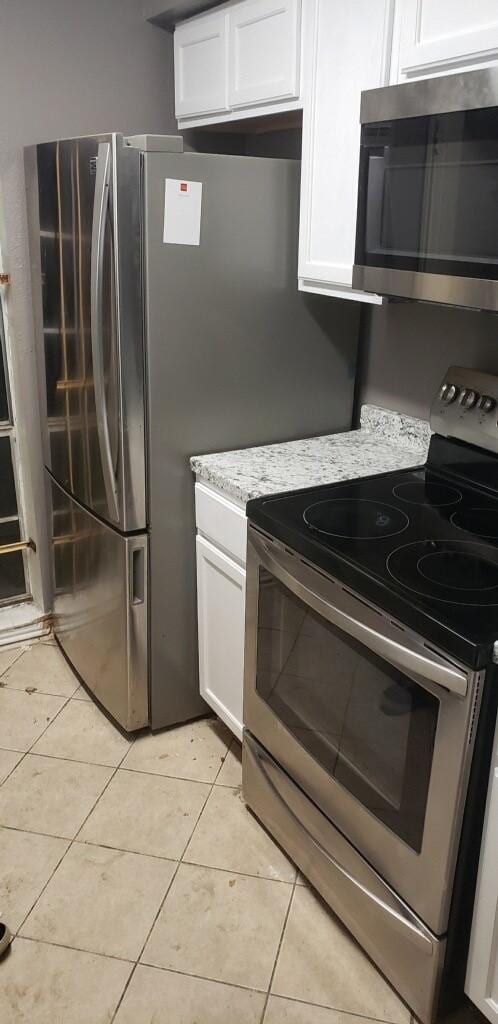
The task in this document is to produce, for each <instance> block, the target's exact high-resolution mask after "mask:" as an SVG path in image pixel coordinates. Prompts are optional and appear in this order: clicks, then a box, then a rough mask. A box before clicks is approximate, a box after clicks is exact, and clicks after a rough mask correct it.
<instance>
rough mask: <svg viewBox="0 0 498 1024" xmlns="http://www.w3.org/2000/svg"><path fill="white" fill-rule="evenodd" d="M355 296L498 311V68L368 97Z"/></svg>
mask: <svg viewBox="0 0 498 1024" xmlns="http://www.w3.org/2000/svg"><path fill="white" fill-rule="evenodd" d="M361 123H362V127H361V148H360V172H359V187H358V215H357V232H356V253H355V266H354V270H353V287H354V288H359V289H362V290H363V291H367V292H376V293H378V294H381V295H386V296H400V297H405V298H409V299H419V300H422V301H428V302H438V303H443V304H445V305H456V306H469V307H473V308H477V309H490V310H495V311H498V67H492V68H485V69H483V70H481V71H469V72H466V73H464V74H458V75H445V76H443V77H439V78H430V79H424V80H421V81H418V82H410V83H408V84H404V85H396V86H390V87H388V88H384V89H372V90H369V91H368V92H364V93H363V94H362V100H361Z"/></svg>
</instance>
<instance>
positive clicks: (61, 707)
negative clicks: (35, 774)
mask: <svg viewBox="0 0 498 1024" xmlns="http://www.w3.org/2000/svg"><path fill="white" fill-rule="evenodd" d="M21 692H22V691H21V690H16V693H21ZM26 696H27V697H28V698H29V694H27V695H26ZM43 696H46V697H57V696H60V695H59V694H44V695H43ZM61 699H62V700H64V703H63V704H61V706H60V708H59V710H58V711H57V712H56V713H55V715H54V717H53V718H51V719H50V722H49V723H48V725H46V726H45V728H44V729H43V730H42V731H41V733H40V735H39V736H37V737H36V739H35V740H33V743H32V744H31V746H30V747H28V749H27V750H13V751H12V753H14V754H21V755H22V756H21V758H20V760H19V761H18V762H17V764H16V765H14V767H13V768H12V770H11V771H10V772H9V774H8V775H6V776H5V778H4V779H3V781H2V782H1V783H0V789H1V788H2V786H4V785H5V783H6V782H7V780H8V779H10V777H11V775H12V774H13V773H14V772H15V771H16V769H17V768H19V766H20V765H21V764H22V763H23V761H24V760H25V758H26V757H27V756H28V754H31V752H32V750H33V747H34V746H36V744H37V743H38V740H41V738H42V736H44V735H45V733H46V731H47V729H50V726H51V725H52V722H55V720H56V718H58V717H59V715H60V713H61V711H64V708H65V707H66V705H67V704H68V703H69V701H70V700H72V697H66V698H64V697H62V698H61ZM1 749H2V750H9V749H10V748H9V747H1Z"/></svg>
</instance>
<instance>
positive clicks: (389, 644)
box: [253, 538, 468, 697]
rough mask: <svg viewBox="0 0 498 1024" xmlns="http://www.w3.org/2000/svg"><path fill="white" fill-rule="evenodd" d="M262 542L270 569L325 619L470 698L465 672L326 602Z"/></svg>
mask: <svg viewBox="0 0 498 1024" xmlns="http://www.w3.org/2000/svg"><path fill="white" fill-rule="evenodd" d="M253 543H254V539H253ZM260 544H261V547H262V548H263V549H264V560H265V563H267V564H268V566H269V568H271V563H273V564H274V566H275V570H276V574H277V575H278V577H279V579H281V580H282V583H284V584H285V586H287V587H288V588H289V590H292V592H293V593H294V594H295V595H296V597H299V598H300V599H301V600H302V601H304V602H305V604H308V605H309V606H310V607H311V608H314V610H315V611H317V612H318V613H319V614H320V615H322V616H323V617H324V618H325V619H328V621H329V622H331V623H332V624H333V625H334V626H338V628H339V629H342V630H343V631H344V632H345V633H347V634H348V635H349V636H352V637H353V638H354V639H355V640H359V641H360V643H363V644H365V647H368V648H369V650H371V651H373V652H374V654H378V655H379V656H380V657H381V658H385V659H386V661H389V662H390V663H391V665H394V667H395V668H399V669H401V670H402V671H405V672H408V673H413V674H415V675H416V676H419V677H421V678H422V679H426V680H430V681H431V682H433V683H436V684H437V685H439V686H444V688H445V689H446V690H449V691H450V692H451V693H454V694H456V696H458V697H466V695H467V690H468V679H467V676H466V675H465V673H464V672H461V671H460V670H459V669H457V668H454V667H453V666H452V665H449V664H447V665H446V664H444V663H442V662H439V661H435V660H434V659H432V658H429V657H427V656H426V655H425V654H420V653H419V652H418V651H414V650H411V649H410V648H409V647H407V646H405V644H401V643H399V642H398V641H397V640H392V639H391V637H388V636H385V635H383V634H382V633H378V632H377V630H376V629H373V628H372V626H368V625H367V624H366V623H365V622H362V621H361V620H360V619H358V618H356V617H353V616H352V615H349V614H348V613H347V612H345V611H341V609H340V608H337V607H336V606H335V605H332V604H330V603H329V602H328V601H325V600H324V599H323V598H322V597H320V596H319V595H318V594H316V593H315V592H314V591H313V590H310V589H309V587H307V586H306V585H305V584H304V583H301V581H300V580H297V579H295V578H294V577H293V576H291V574H290V573H289V572H287V570H286V569H285V568H284V567H283V566H282V565H281V564H280V563H279V562H278V560H277V558H276V557H275V554H274V552H273V551H272V552H270V551H269V549H268V546H267V545H266V544H265V543H264V542H263V541H260V540H259V538H258V542H256V545H255V546H256V549H257V550H258V549H259V550H260Z"/></svg>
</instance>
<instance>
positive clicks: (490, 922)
mask: <svg viewBox="0 0 498 1024" xmlns="http://www.w3.org/2000/svg"><path fill="white" fill-rule="evenodd" d="M497 864H498V726H497V729H496V734H495V744H494V756H493V763H492V766H491V774H490V781H489V790H488V801H487V805H486V817H485V819H484V829H483V834H482V847H481V861H480V864H479V876H478V879H477V892H476V902H475V907H474V921H473V924H472V935H471V940H470V951H469V960H468V965H467V981H466V984H465V991H466V993H467V995H468V996H469V998H470V999H471V1000H472V1002H473V1003H475V1005H476V1006H477V1007H478V1008H479V1009H480V1011H481V1013H483V1014H484V1016H485V1017H487V1018H488V1020H490V1021H491V1022H492V1024H498V871H497Z"/></svg>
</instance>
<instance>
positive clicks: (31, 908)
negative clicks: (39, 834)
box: [16, 697, 135, 959]
mask: <svg viewBox="0 0 498 1024" xmlns="http://www.w3.org/2000/svg"><path fill="white" fill-rule="evenodd" d="M68 700H71V697H69V698H68ZM66 703H67V701H66ZM65 706H66V705H64V707H65ZM60 710H61V711H62V708H61V709H60ZM58 713H59V714H60V712H58ZM55 717H57V715H56V716H55ZM53 721H55V719H53ZM51 724H52V723H50V725H51ZM47 728H49V726H47ZM42 735H43V734H42ZM39 738H40V737H39ZM36 742H38V741H36ZM134 742H135V740H134V739H133V740H132V741H131V743H130V747H128V750H126V751H125V753H124V754H123V757H122V758H121V761H120V762H119V764H118V765H116V767H115V769H114V771H113V772H112V774H111V775H110V776H109V778H108V780H107V782H106V784H105V786H104V788H103V790H102V792H101V793H99V795H98V797H97V799H96V800H95V801H94V803H93V804H92V806H91V808H90V810H89V812H88V814H87V815H86V816H85V819H84V821H82V823H81V825H80V826H79V828H78V829H77V830H76V833H75V835H74V836H73V837H72V839H70V840H69V841H68V842H69V845H68V846H67V849H66V850H65V851H64V853H63V855H62V857H61V858H60V860H59V862H58V863H57V865H56V866H55V868H54V870H53V871H52V873H51V875H50V877H49V878H47V881H46V882H45V885H44V886H43V888H42V889H41V891H40V892H39V893H38V896H37V897H36V900H35V901H34V903H33V905H32V906H31V907H30V909H29V911H28V913H27V914H26V915H25V917H24V918H23V920H22V921H21V924H20V925H19V928H18V929H17V931H16V935H19V933H20V931H21V929H22V928H24V925H25V924H26V921H27V920H28V917H29V915H30V914H31V913H32V911H33V910H34V909H35V907H36V904H37V903H38V901H39V900H40V899H41V897H42V896H43V893H44V892H45V890H46V888H47V886H48V885H49V883H50V882H51V881H52V878H53V877H54V875H55V872H56V871H57V870H58V869H59V867H60V865H61V864H62V861H63V860H64V858H65V857H66V856H67V854H68V853H69V851H70V850H71V848H72V846H73V844H74V842H75V840H76V838H77V836H78V835H79V833H80V832H81V829H82V828H83V825H84V824H85V823H86V821H87V820H88V818H89V816H90V814H91V813H92V811H94V810H95V808H96V806H97V804H98V802H99V800H100V798H101V797H102V796H103V795H104V793H105V791H106V789H107V787H108V786H109V784H110V782H111V781H112V779H113V778H114V776H115V774H116V772H117V771H118V768H119V765H120V764H121V762H122V761H123V760H124V758H125V757H126V755H127V754H128V753H129V750H130V748H131V747H132V746H133V743H134ZM68 760H69V759H68ZM20 763H21V762H19V764H20ZM80 763H81V762H80ZM16 767H17V765H16ZM97 767H109V766H107V765H101V766H99V765H98V766H97ZM35 834H36V833H35ZM54 838H57V837H54ZM60 838H62V837H60ZM80 845H82V844H80ZM26 937H27V936H22V938H26ZM52 945H57V943H52ZM67 948H68V949H72V948H73V947H72V946H68V947H67ZM116 959H119V958H116Z"/></svg>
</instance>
